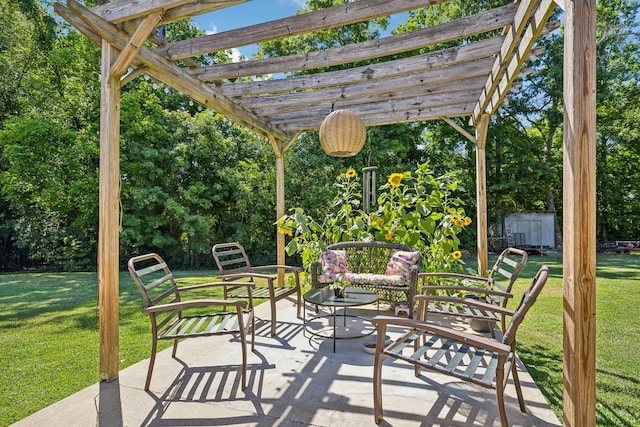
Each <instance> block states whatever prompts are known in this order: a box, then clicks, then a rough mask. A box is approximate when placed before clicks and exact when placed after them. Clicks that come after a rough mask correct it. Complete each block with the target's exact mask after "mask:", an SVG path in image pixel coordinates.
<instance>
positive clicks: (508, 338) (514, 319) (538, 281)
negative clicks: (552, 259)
mask: <svg viewBox="0 0 640 427" xmlns="http://www.w3.org/2000/svg"><path fill="white" fill-rule="evenodd" d="M548 276H549V267H547V266H546V265H543V266H542V267H540V270H538V273H536V275H535V277H534V278H533V279H532V280H531V283H530V284H529V286H528V287H527V289H526V290H525V291H524V294H522V299H521V300H520V303H519V304H518V308H516V310H515V312H514V314H513V316H511V320H510V321H509V324H508V326H507V329H506V330H505V332H504V335H503V337H502V342H503V343H505V344H509V345H513V344H514V343H515V338H516V331H517V330H518V326H520V324H521V323H522V321H523V320H524V317H525V315H526V314H527V312H528V311H529V309H530V308H531V307H532V306H533V303H535V302H536V299H537V298H538V295H540V291H542V288H543V287H544V285H545V284H546V283H547V277H548Z"/></svg>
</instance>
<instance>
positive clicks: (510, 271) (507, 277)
mask: <svg viewBox="0 0 640 427" xmlns="http://www.w3.org/2000/svg"><path fill="white" fill-rule="evenodd" d="M527 257H528V255H527V251H523V250H522V249H517V248H506V249H505V250H504V251H502V253H501V254H500V256H498V259H497V260H496V262H495V264H493V267H492V268H491V271H490V272H489V275H488V278H489V284H490V287H491V288H493V289H495V290H498V291H503V292H509V293H511V288H512V287H513V284H514V283H515V281H516V279H518V276H519V275H520V272H521V271H522V269H523V268H524V266H525V265H526V264H527Z"/></svg>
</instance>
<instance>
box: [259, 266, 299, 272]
mask: <svg viewBox="0 0 640 427" xmlns="http://www.w3.org/2000/svg"><path fill="white" fill-rule="evenodd" d="M251 270H289V271H293V272H298V273H299V272H301V271H302V269H301V268H300V267H294V266H292V265H279V264H274V265H261V266H258V267H251Z"/></svg>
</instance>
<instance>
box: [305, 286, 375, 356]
mask: <svg viewBox="0 0 640 427" xmlns="http://www.w3.org/2000/svg"><path fill="white" fill-rule="evenodd" d="M302 298H304V300H305V304H304V305H303V319H304V321H303V327H304V331H305V332H309V334H310V335H311V336H316V337H321V338H331V339H333V352H334V353H335V352H336V339H354V338H362V337H365V336H367V335H371V334H372V333H373V331H375V328H373V327H372V328H370V329H371V330H369V331H365V332H363V333H360V334H357V335H349V336H346V337H339V336H337V335H336V324H337V322H336V318H337V317H342V325H343V327H346V325H347V318H348V317H349V318H354V319H360V320H365V321H367V322H371V321H370V320H369V319H367V318H365V317H361V316H356V315H351V314H347V308H348V307H360V306H363V305H368V304H373V303H374V302H377V301H378V295H377V294H375V293H373V292H371V291H367V290H364V289H357V288H346V289H344V295H343V296H341V297H337V296H335V292H334V291H333V289H329V288H322V289H313V290H310V291H308V292H305V293H304V294H303V295H302ZM306 303H309V304H313V305H316V306H321V307H328V308H329V310H330V312H331V314H328V315H318V316H312V317H311V318H309V319H307V309H306V306H307V304H306ZM340 308H342V309H343V310H342V314H341V315H339V316H337V314H336V313H337V311H338V309H340ZM322 318H333V331H332V333H331V334H327V333H323V332H322V331H324V330H325V329H326V328H324V329H322V330H321V331H313V330H311V329H309V323H311V322H312V321H314V320H318V319H322Z"/></svg>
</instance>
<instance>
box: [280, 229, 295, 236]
mask: <svg viewBox="0 0 640 427" xmlns="http://www.w3.org/2000/svg"><path fill="white" fill-rule="evenodd" d="M278 233H280V234H286V235H287V236H293V232H292V231H291V230H289V229H288V228H284V227H278Z"/></svg>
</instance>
